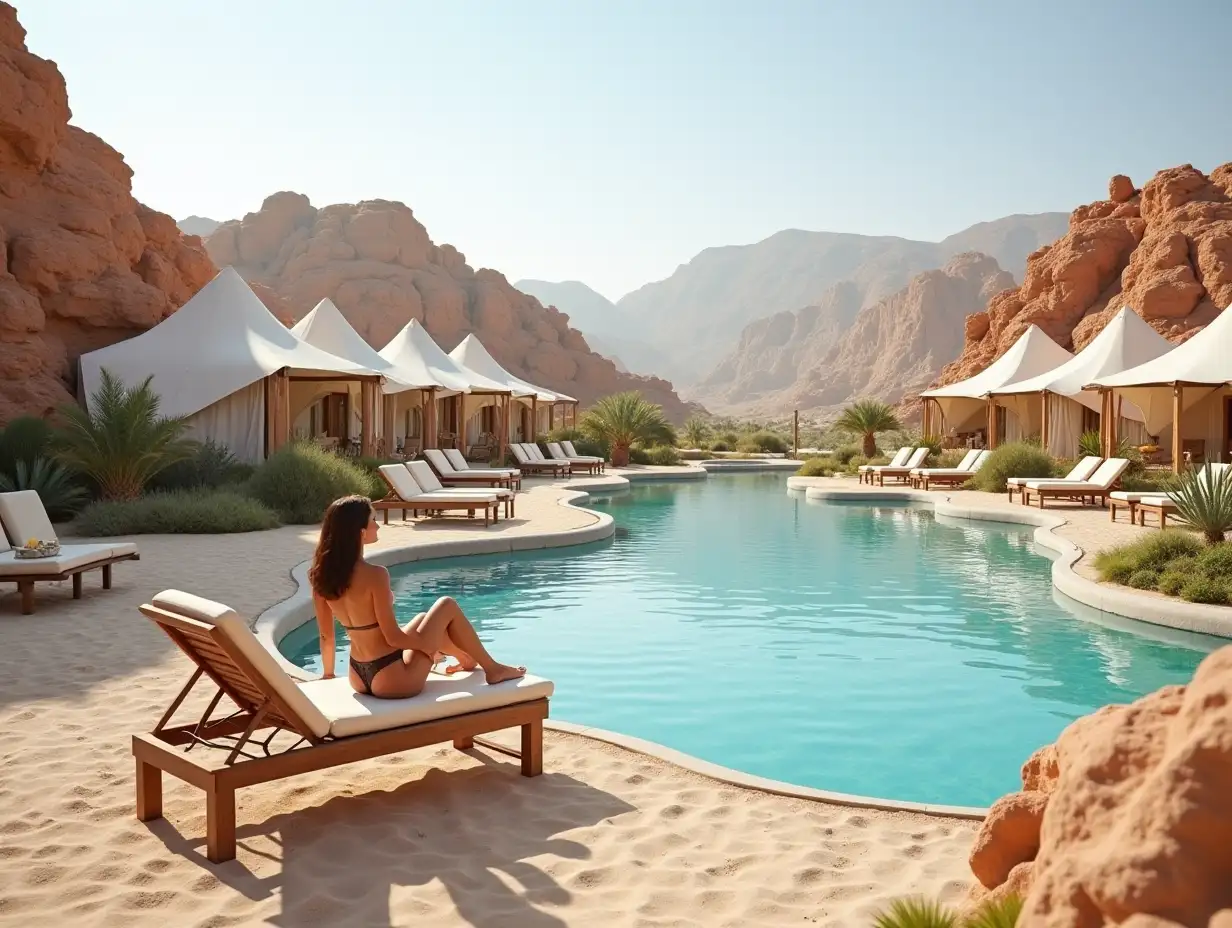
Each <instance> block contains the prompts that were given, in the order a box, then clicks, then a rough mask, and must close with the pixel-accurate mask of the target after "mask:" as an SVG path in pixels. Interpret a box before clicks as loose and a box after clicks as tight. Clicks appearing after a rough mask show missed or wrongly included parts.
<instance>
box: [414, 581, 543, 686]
mask: <svg viewBox="0 0 1232 928" xmlns="http://www.w3.org/2000/svg"><path fill="white" fill-rule="evenodd" d="M408 627H410V628H413V629H414V630H415V631H417V632H419V634H421V635H423V636H424V638H426V639H427V644H428V647H429V649H431V651H432V652H433V653H435V652H437V651H444V652H445V653H446V654H452V655H453V656H454V657H456V658H458V661H459V662H460V663H464V664H465V663H470V662H471V661H473V662H474V663H473V664H471V666H474V664H478V665H479V666H480V667H482V668H483V672H484V675H485V676H486V677H487V680H488V682H489V683H500V682H501V681H503V680H513V679H516V678H517V677H520V676H522V675H524V674H525V673H526V668H525V667H513V666H510V665H508V664H502V663H500V662H499V661H497V660H496V659H495V658H494V657H492V655H491V654H489V653H488V651H487V648H485V647H484V646H483V643H482V642H481V641H480V640H479V636H478V635H477V634H476V633H475V628H474V626H472V625H471V623H470V620H469V619H467V617H466V615H465V614H464V613H463V612H462V609H461V607H460V606H459V605H458V604H457V603H456V602H455V601H454V600H452V599H450V598H449V597H448V596H442V597H441V598H440V599H438V600H437V601H436V602H435V603H434V604H433V605H432V608H431V609H429V610H428V611H427V612H426V613H424V614H423V615H419V616H416V617H415V618H414V619H413V620H412V621H411V622H410V623H409V626H408Z"/></svg>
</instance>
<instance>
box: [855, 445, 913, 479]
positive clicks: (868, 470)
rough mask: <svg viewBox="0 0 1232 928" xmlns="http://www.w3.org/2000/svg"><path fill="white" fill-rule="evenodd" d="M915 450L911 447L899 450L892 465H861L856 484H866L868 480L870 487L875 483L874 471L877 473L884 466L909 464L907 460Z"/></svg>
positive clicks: (893, 458) (892, 459)
mask: <svg viewBox="0 0 1232 928" xmlns="http://www.w3.org/2000/svg"><path fill="white" fill-rule="evenodd" d="M914 450H915V449H914V448H912V447H911V446H910V445H905V446H904V447H902V448H899V449H898V450H897V451H895V452H894V457H892V458H890V463H889V464H888V465H881V464H861V465H860V466H859V467H857V468H856V482H857V483H864V482H865V480H867V481H868V483H869V485H870V486H871V485H872V482H873V471H875V470H876V469H877V468H878V467H882V466H888V467H902V466H903V465H904V464H906V463H907V458H909V457H911V452H912V451H914Z"/></svg>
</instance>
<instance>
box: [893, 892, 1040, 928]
mask: <svg viewBox="0 0 1232 928" xmlns="http://www.w3.org/2000/svg"><path fill="white" fill-rule="evenodd" d="M1022 907H1023V903H1022V897H1021V896H1018V895H1008V896H1006V897H1005V898H1003V899H995V900H990V901H987V902H985V903H983V904H982V905H981V906H980V907H979V908H978V909H977V910H976V911H975V912H974V913H972V914H971V915H970V916H967V917H961V916H959V914H958V912H957V911H955V910H954V909H951V908H948V907H946V906H943V905H941V904H940V903H939V902H936V901H934V900H931V899H922V898H907V899H895V900H894V901H893V902H892V903H890V907H889V908H888V909H884V910H882V911H881V912H878V913H877V915H876V916H875V917H874V919H873V926H874V928H1014V926H1015V925H1017V924H1018V919H1019V917H1020V916H1021V915H1022Z"/></svg>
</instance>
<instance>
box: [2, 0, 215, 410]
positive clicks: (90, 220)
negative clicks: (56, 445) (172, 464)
mask: <svg viewBox="0 0 1232 928" xmlns="http://www.w3.org/2000/svg"><path fill="white" fill-rule="evenodd" d="M25 37H26V33H25V30H24V29H22V27H21V24H20V23H18V21H17V13H16V11H15V10H14V9H13V7H11V6H9V5H8V4H7V3H3V2H0V422H7V421H8V420H9V419H11V418H13V417H14V416H16V415H21V414H34V415H44V414H47V413H49V412H51V411H52V410H54V409H55V408H56V407H58V406H60V405H62V404H64V403H68V402H71V401H72V395H71V393H70V388H71V386H72V385H73V384H74V382H75V379H76V378H75V374H74V372H73V362H74V361H75V360H76V358H77V356H78V355H79V354H81V353H82V352H84V351H90V350H93V349H94V348H98V347H101V346H103V345H106V344H110V343H111V342H115V341H118V340H120V339H122V338H127V337H129V336H130V335H132V334H134V333H136V332H138V331H140V330H142V329H146V328H149V327H150V326H152V325H154V324H156V323H157V322H159V321H160V320H162V319H164V318H166V317H167V316H168V315H169V314H170V313H172V312H173V311H174V310H175V309H177V308H178V307H179V306H180V305H181V304H182V303H184V301H185V300H187V299H188V298H189V297H190V296H192V294H193V293H195V292H196V291H197V289H199V288H200V287H201V286H203V285H204V284H205V283H206V282H207V281H209V279H210V278H211V277H212V276H213V275H214V273H215V269H214V266H213V264H212V263H211V262H210V260H209V258H208V257H207V256H206V254H205V250H204V248H203V247H202V244H201V241H200V239H197V238H196V237H195V236H194V237H190V238H185V237H184V236H182V235H181V234H180V231H179V229H178V228H177V227H176V224H175V220H173V219H172V218H171V217H170V216H167V215H164V214H163V213H159V212H155V211H154V210H152V209H150V208H149V207H146V206H143V205H142V204H140V203H138V202H137V201H136V200H134V199H133V196H132V186H131V183H130V182H131V179H132V171H131V170H130V169H129V167H128V165H127V164H125V163H124V159H123V157H122V156H121V155H120V153H119V152H117V151H115V149H113V148H111V147H109V146H108V145H107V144H106V143H105V142H103V141H102V139H100V138H98V137H97V136H94V135H91V134H90V133H89V132H86V131H84V130H82V129H79V128H77V127H76V126H70V125H69V124H68V121H69V117H70V115H71V114H70V112H69V107H68V95H67V92H66V90H65V86H64V78H63V77H62V76H61V75H60V72H59V70H58V69H57V68H56V66H55V64H54V63H53V62H51V61H47V60H45V59H42V58H39V57H38V56H36V55H32V54H30V52H29V51H27V50H26V45H25Z"/></svg>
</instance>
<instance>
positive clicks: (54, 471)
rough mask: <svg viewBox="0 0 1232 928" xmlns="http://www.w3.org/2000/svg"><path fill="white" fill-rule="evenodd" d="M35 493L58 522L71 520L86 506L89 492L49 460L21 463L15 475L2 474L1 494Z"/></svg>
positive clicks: (37, 459)
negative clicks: (19, 491)
mask: <svg viewBox="0 0 1232 928" xmlns="http://www.w3.org/2000/svg"><path fill="white" fill-rule="evenodd" d="M13 490H34V491H35V492H36V493H38V495H39V499H41V500H42V501H43V508H44V509H46V510H47V515H48V516H49V517H50V518H51V519H52V521H54V522H59V521H60V520H62V519H68V518H71V517H72V516H73V515H75V514H76V513H77V510H79V509H80V508H81V507H82V506H83V505H84V504H85V502H86V499H87V498H88V494H87V493H86V491H85V488H84V487H82V486H80V485H78V484H76V483H74V482H73V478H72V477H71V476H70V475H69V472H68V471H66V470H65V469H64V468H63V467H61V466H60V465H58V464H55V463H54V462H52V461H49V460H47V459H46V458H35V459H34V462H33V463H26V461H24V460H18V461H17V463H16V464H14V465H13V473H12V474H0V492H2V493H10V492H12V491H13Z"/></svg>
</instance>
